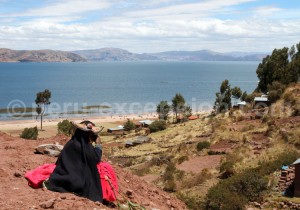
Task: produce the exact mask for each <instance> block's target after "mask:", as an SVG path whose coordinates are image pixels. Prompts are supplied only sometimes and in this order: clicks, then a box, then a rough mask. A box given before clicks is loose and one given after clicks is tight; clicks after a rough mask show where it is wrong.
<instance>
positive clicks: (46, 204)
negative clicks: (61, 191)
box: [40, 198, 55, 209]
mask: <svg viewBox="0 0 300 210" xmlns="http://www.w3.org/2000/svg"><path fill="white" fill-rule="evenodd" d="M54 203H55V198H52V199H50V200H48V201H45V202H42V203H40V207H41V208H43V209H50V208H53V207H54Z"/></svg>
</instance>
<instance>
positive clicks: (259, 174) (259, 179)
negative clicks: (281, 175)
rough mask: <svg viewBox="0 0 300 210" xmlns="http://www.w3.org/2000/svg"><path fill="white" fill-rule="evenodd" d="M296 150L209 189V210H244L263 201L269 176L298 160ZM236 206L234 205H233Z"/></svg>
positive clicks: (283, 153)
mask: <svg viewBox="0 0 300 210" xmlns="http://www.w3.org/2000/svg"><path fill="white" fill-rule="evenodd" d="M298 155H299V154H298V152H297V151H295V150H286V151H283V152H281V153H280V154H278V155H277V156H276V157H275V158H273V159H268V160H265V161H262V162H260V163H259V165H258V166H257V167H256V168H250V169H246V170H244V171H243V172H241V173H238V174H236V175H234V176H232V177H230V178H228V179H225V180H221V181H220V182H219V183H218V184H216V185H215V186H213V187H212V188H210V189H209V191H208V194H207V196H206V202H205V203H206V208H207V209H220V210H227V209H228V210H229V209H244V206H245V205H246V203H248V202H249V201H261V200H262V196H263V195H264V193H265V192H266V190H267V189H268V179H267V178H266V177H267V176H268V175H270V174H271V173H273V172H274V171H275V170H278V169H280V168H281V166H282V165H289V164H291V163H292V162H293V161H294V160H296V159H297V158H298ZM233 204H234V205H233Z"/></svg>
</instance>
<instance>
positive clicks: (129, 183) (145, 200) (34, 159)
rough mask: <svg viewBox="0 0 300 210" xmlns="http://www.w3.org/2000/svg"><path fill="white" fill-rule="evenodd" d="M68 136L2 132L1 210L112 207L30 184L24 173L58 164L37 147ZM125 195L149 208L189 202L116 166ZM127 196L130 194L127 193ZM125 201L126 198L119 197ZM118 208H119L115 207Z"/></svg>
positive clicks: (0, 148)
mask: <svg viewBox="0 0 300 210" xmlns="http://www.w3.org/2000/svg"><path fill="white" fill-rule="evenodd" d="M67 140H68V138H66V137H65V136H56V137H52V138H46V139H39V140H24V139H21V138H18V137H11V136H9V135H7V134H5V133H2V132H0V155H1V160H0V165H1V167H0V179H1V182H0V194H1V195H3V196H0V204H1V209H7V210H8V209H12V210H13V209H43V208H45V207H43V204H45V203H47V204H49V205H50V204H51V205H52V206H53V207H52V208H54V209H111V208H112V207H109V206H104V205H102V204H100V203H99V202H92V201H90V200H88V199H86V198H82V197H78V196H75V195H73V194H69V193H63V194H62V193H56V192H52V191H47V190H46V191H44V190H43V189H32V188H31V187H29V186H28V183H27V180H26V179H25V178H24V174H25V172H26V171H28V170H32V169H34V168H36V167H38V166H40V165H42V164H45V163H55V161H56V158H54V157H48V156H46V155H39V154H34V148H35V147H36V146H38V145H40V144H44V143H54V142H59V143H61V144H64V143H65V142H66V141H67ZM113 168H114V169H115V172H116V175H117V177H118V183H119V187H120V191H121V192H122V194H124V195H125V194H126V192H127V191H130V192H131V193H132V195H131V196H130V198H129V197H128V198H127V199H130V200H131V201H133V202H135V203H138V204H140V205H143V206H145V207H146V208H147V209H152V208H156V209H161V210H167V209H170V208H173V209H178V210H181V209H186V207H185V205H184V204H183V203H182V202H181V201H179V200H178V199H176V198H175V197H173V196H172V195H169V194H168V193H166V192H164V191H162V190H160V189H159V188H157V187H155V186H154V185H153V184H149V183H147V182H146V181H144V180H142V179H140V178H139V177H137V176H135V175H132V174H131V173H130V172H129V171H127V170H124V169H122V168H121V167H119V166H117V165H113ZM125 196H126V195H125ZM119 199H120V200H121V201H122V202H123V203H124V199H122V198H121V197H120V196H119ZM114 209H116V208H114Z"/></svg>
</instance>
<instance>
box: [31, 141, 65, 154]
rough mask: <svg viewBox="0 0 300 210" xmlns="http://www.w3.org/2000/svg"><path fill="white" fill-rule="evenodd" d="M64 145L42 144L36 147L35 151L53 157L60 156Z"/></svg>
mask: <svg viewBox="0 0 300 210" xmlns="http://www.w3.org/2000/svg"><path fill="white" fill-rule="evenodd" d="M63 148H64V146H62V145H60V144H42V145H39V146H38V147H36V148H35V152H36V153H38V154H45V155H49V156H51V157H57V156H59V154H60V152H61V150H62V149H63Z"/></svg>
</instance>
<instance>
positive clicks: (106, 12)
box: [0, 0, 300, 53]
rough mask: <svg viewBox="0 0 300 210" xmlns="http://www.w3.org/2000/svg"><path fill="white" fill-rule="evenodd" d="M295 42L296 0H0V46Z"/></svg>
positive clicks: (150, 47) (153, 48) (244, 47)
mask: <svg viewBox="0 0 300 210" xmlns="http://www.w3.org/2000/svg"><path fill="white" fill-rule="evenodd" d="M299 42H300V1H299V0H273V1H271V0H198V1H195V0H185V1H184V0H147V1H146V0H137V1H130V0H0V48H11V49H55V50H80V49H96V48H103V47H115V48H123V49H127V50H129V51H132V52H137V53H143V52H160V51H169V50H201V49H209V50H214V51H219V52H231V51H247V52H271V51H272V50H273V49H274V48H281V47H284V46H287V47H290V46H291V45H293V44H296V43H299Z"/></svg>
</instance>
